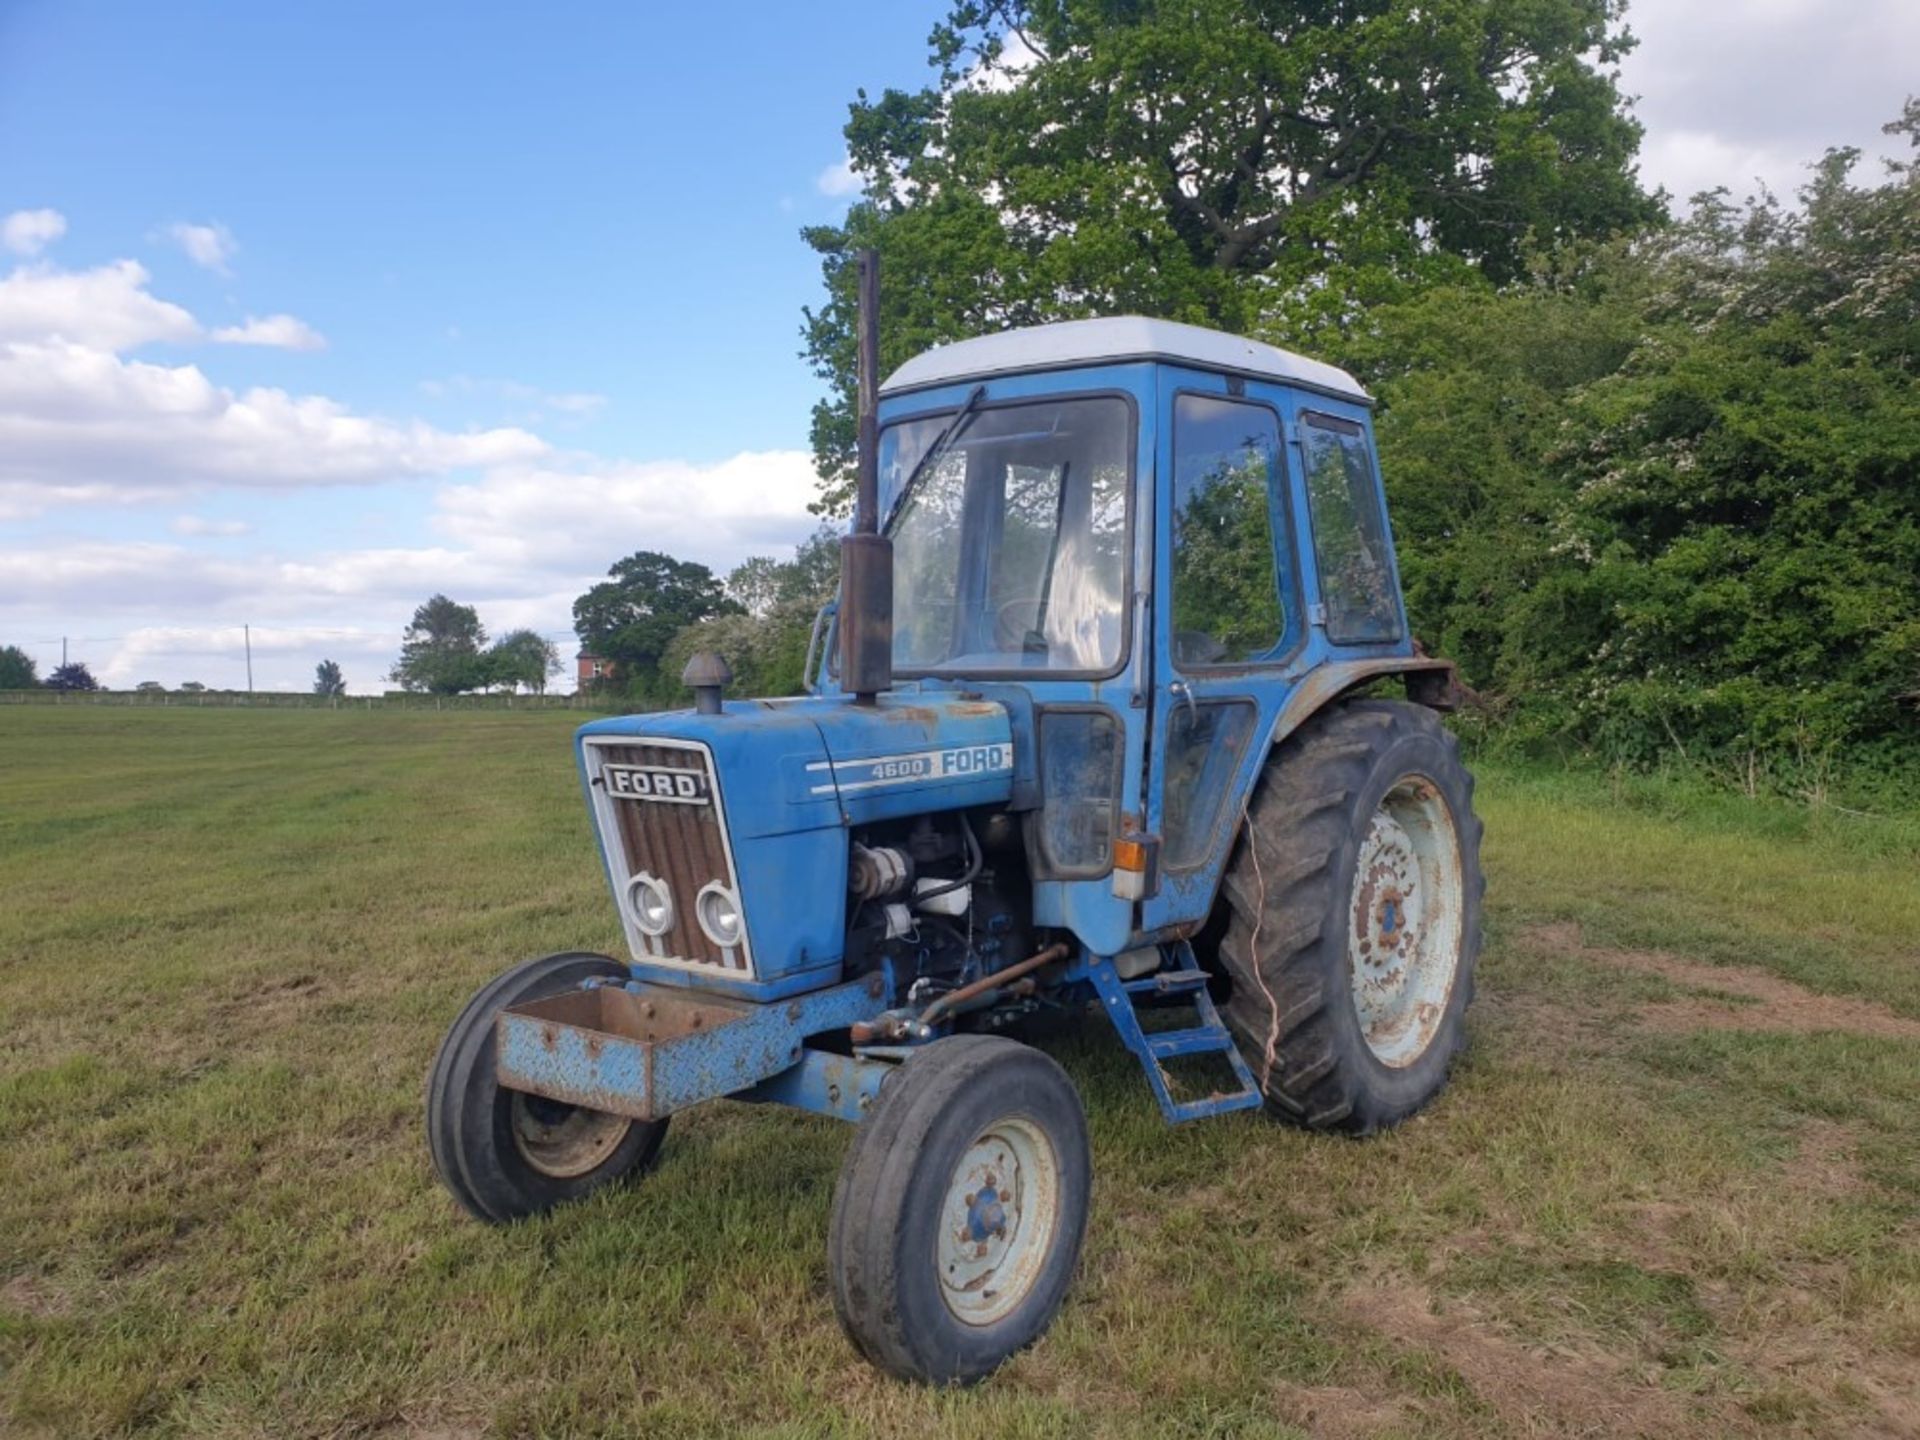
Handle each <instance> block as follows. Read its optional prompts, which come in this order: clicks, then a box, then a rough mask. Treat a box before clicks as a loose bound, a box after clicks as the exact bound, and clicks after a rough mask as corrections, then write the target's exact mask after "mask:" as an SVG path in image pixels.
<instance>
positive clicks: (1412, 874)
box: [1347, 775, 1462, 1068]
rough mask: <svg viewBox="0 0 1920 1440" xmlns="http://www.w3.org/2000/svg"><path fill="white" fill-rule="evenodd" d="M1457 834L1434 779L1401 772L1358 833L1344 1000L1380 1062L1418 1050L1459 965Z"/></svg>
mask: <svg viewBox="0 0 1920 1440" xmlns="http://www.w3.org/2000/svg"><path fill="white" fill-rule="evenodd" d="M1461 887H1462V881H1461V870H1460V842H1459V839H1458V837H1457V836H1456V835H1455V833H1454V826H1453V814H1452V812H1451V811H1450V810H1449V809H1448V808H1447V802H1446V800H1445V799H1444V798H1443V797H1442V796H1441V794H1440V790H1439V787H1438V786H1436V785H1435V784H1434V783H1433V782H1432V781H1430V780H1428V779H1426V778H1425V777H1424V776H1419V775H1410V776H1408V777H1407V778H1406V779H1404V780H1402V781H1401V782H1400V783H1399V784H1398V785H1396V786H1394V787H1393V789H1392V790H1390V791H1388V792H1387V795H1386V797H1385V798H1384V799H1383V800H1382V801H1381V802H1380V806H1379V808H1378V809H1377V810H1375V812H1374V815H1373V819H1372V822H1371V823H1370V824H1369V825H1368V827H1367V833H1366V836H1365V838H1364V839H1362V841H1361V842H1360V851H1359V855H1358V857H1357V860H1356V863H1355V866H1354V874H1353V905H1352V910H1351V914H1350V917H1349V923H1348V927H1347V960H1348V965H1349V968H1350V971H1351V974H1352V980H1353V1004H1354V1009H1355V1011H1356V1012H1357V1013H1358V1015H1359V1018H1360V1030H1361V1033H1362V1034H1363V1035H1364V1036H1365V1037H1366V1041H1367V1045H1368V1047H1369V1048H1370V1049H1371V1050H1372V1051H1373V1053H1374V1055H1375V1057H1376V1058H1378V1059H1379V1060H1380V1062H1381V1063H1382V1064H1384V1065H1390V1066H1394V1067H1396V1068H1397V1067H1400V1066H1405V1065H1411V1064H1412V1063H1413V1062H1414V1061H1415V1060H1418V1059H1419V1058H1420V1057H1421V1056H1422V1055H1424V1054H1425V1053H1426V1050H1427V1047H1428V1046H1429V1045H1430V1044H1432V1043H1433V1037H1434V1035H1435V1034H1436V1033H1438V1031H1439V1028H1440V1021H1441V1018H1442V1017H1443V1016H1444V1015H1445V1014H1446V1009H1447V1000H1448V997H1449V996H1450V995H1451V994H1452V993H1453V981H1454V976H1455V974H1456V972H1457V971H1458V969H1459V965H1460V940H1461V899H1462V888H1461Z"/></svg>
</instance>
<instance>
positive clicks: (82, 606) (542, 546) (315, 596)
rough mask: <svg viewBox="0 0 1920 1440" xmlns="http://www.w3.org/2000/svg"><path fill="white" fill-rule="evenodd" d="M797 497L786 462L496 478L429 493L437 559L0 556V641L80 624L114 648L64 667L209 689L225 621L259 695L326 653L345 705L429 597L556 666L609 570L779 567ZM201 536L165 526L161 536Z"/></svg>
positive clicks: (799, 529)
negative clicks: (464, 607) (625, 560)
mask: <svg viewBox="0 0 1920 1440" xmlns="http://www.w3.org/2000/svg"><path fill="white" fill-rule="evenodd" d="M813 493H814V480H813V467H812V463H811V461H810V460H809V458H808V457H807V456H806V455H805V454H804V453H802V452H799V451H785V450H782V451H767V452H761V453H749V454H742V455H736V456H733V457H732V458H730V459H727V460H723V461H719V462H717V463H713V464H706V465H700V464H692V463H687V462H676V461H666V462H658V463H650V464H616V465H606V466H583V467H581V468H562V467H559V466H552V467H547V466H543V467H540V468H537V469H536V468H523V467H513V466H509V467H505V468H501V469H497V470H494V471H492V472H490V473H488V474H487V475H485V476H483V477H482V478H481V479H479V480H476V481H472V482H466V483H459V484H454V483H449V484H446V485H443V486H442V487H441V488H440V490H439V491H438V492H437V494H436V496H435V505H436V512H435V516H434V520H433V526H434V529H435V530H436V531H437V532H438V533H439V535H440V537H441V538H442V542H443V543H439V544H427V545H418V546H388V547H378V548H368V549H358V550H337V551H331V552H320V553H314V554H276V553H273V552H271V551H266V550H260V551H256V552H254V553H251V554H247V553H240V554H217V553H210V552H208V551H206V550H203V549H192V548H188V547H187V546H184V545H180V544H177V543H168V542H160V541H73V542H54V543H49V542H46V541H40V542H36V543H34V544H32V545H25V544H21V545H17V546H14V547H12V548H7V547H4V546H0V631H5V632H7V633H11V634H19V635H33V634H40V635H53V634H58V633H60V632H61V631H62V630H71V629H72V628H73V627H74V626H75V625H79V626H80V627H82V629H83V631H84V633H87V634H98V635H108V636H112V637H117V638H112V639H109V640H107V641H102V642H100V643H99V644H97V645H95V646H92V647H91V648H90V649H89V650H88V651H87V652H86V653H83V654H81V655H80V658H82V659H86V660H87V661H88V663H89V664H90V665H92V666H93V669H94V673H95V674H96V675H99V676H100V677H101V678H102V679H103V680H104V681H106V682H107V683H110V684H114V685H130V684H133V683H136V682H137V681H140V680H161V681H163V682H166V683H168V684H177V683H178V682H180V681H182V680H199V681H201V682H203V683H205V684H210V685H225V684H238V683H241V678H243V672H242V671H241V670H240V669H238V668H236V667H237V666H238V664H239V656H240V650H239V632H238V630H237V628H236V627H235V626H234V622H235V621H236V620H250V621H251V622H252V623H253V624H254V626H255V629H254V665H255V671H256V680H257V683H258V684H259V685H260V686H261V687H262V688H282V689H286V688H292V689H304V688H306V685H307V684H308V683H309V682H310V681H311V679H312V668H313V665H314V664H315V663H316V661H317V660H318V659H319V658H321V656H323V655H325V656H330V657H331V658H333V659H337V660H339V661H340V662H341V663H342V664H343V665H346V666H347V667H348V671H349V681H350V683H351V684H352V686H353V688H354V689H355V690H378V689H381V688H384V685H385V680H384V676H385V673H386V670H387V669H388V668H389V667H390V666H391V665H392V663H393V657H394V654H395V653H396V651H397V649H398V645H399V636H400V631H401V629H402V628H403V627H404V626H405V624H406V620H407V616H408V615H410V614H411V613H412V610H413V607H414V606H416V605H418V604H419V603H420V602H421V601H422V600H423V599H425V598H426V597H427V596H428V595H431V594H433V593H435V592H436V591H440V592H444V593H446V594H449V595H452V596H454V597H455V598H456V599H458V600H460V601H461V602H462V603H463V604H470V605H474V606H475V607H476V608H478V610H479V611H480V617H481V619H482V620H483V621H484V622H485V623H486V625H487V626H488V628H489V629H491V630H492V631H493V632H494V633H496V634H497V633H499V632H501V631H504V630H507V629H512V628H515V627H517V626H523V625H524V626H527V627H529V628H531V629H534V630H538V631H539V632H541V633H542V634H544V635H547V636H549V637H550V638H555V639H556V640H557V641H558V643H560V644H561V645H562V647H563V649H568V650H569V651H570V646H571V641H570V640H569V639H568V636H569V634H570V630H571V624H572V604H573V600H574V597H576V596H578V595H579V594H580V593H581V592H582V591H584V590H585V589H586V588H587V587H588V586H590V585H592V584H594V583H595V582H596V581H598V580H600V579H603V578H604V577H605V574H606V571H607V568H608V567H609V566H610V565H611V564H612V563H613V562H614V561H615V560H617V559H619V558H620V557H621V556H622V555H625V554H628V553H630V552H631V551H634V550H639V549H660V550H665V551H668V552H669V553H671V554H674V555H677V556H679V557H681V558H683V559H689V560H698V561H700V562H702V563H704V564H707V565H710V566H712V567H713V569H714V570H715V571H717V572H721V573H724V572H725V571H726V570H728V569H730V568H731V567H732V566H733V565H735V564H737V563H738V562H739V561H740V560H742V559H744V558H745V557H746V556H748V555H751V554H772V555H781V554H785V553H788V552H789V551H790V550H791V549H792V547H793V546H794V545H796V544H798V543H799V542H800V541H801V540H803V539H805V538H806V537H807V536H808V535H810V534H811V533H812V532H813V529H814V525H815V523H816V522H815V520H814V517H812V516H810V515H808V514H807V510H806V504H807V501H808V500H809V499H811V498H812V496H813ZM183 522H185V523H183ZM216 526H217V522H207V521H202V520H200V519H199V517H194V516H181V517H176V519H175V521H174V527H173V528H174V529H175V530H176V531H177V532H179V533H182V534H187V535H201V534H206V533H214V530H215V527H216ZM157 617H159V618H164V621H165V623H164V624H158V625H156V624H155V623H154V621H155V619H156V618H157ZM263 635H264V636H266V637H268V638H267V639H266V640H264V641H263V639H262V637H263ZM276 636H277V637H280V638H282V639H285V638H286V637H296V639H295V640H289V641H288V644H287V645H286V646H285V647H283V648H284V649H285V650H286V655H285V663H283V664H282V663H276V662H275V661H273V660H272V658H271V654H272V651H273V647H274V645H275V643H276V642H275V640H274V638H273V637H276ZM335 636H344V637H346V638H340V639H334V638H331V637H335ZM353 637H359V638H358V640H357V641H356V640H355V639H354V638H353ZM207 657H212V658H207ZM223 667H224V668H223Z"/></svg>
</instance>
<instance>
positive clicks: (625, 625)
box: [573, 550, 742, 695]
mask: <svg viewBox="0 0 1920 1440" xmlns="http://www.w3.org/2000/svg"><path fill="white" fill-rule="evenodd" d="M607 576H608V578H607V579H605V580H603V581H601V582H600V583H599V584H598V585H595V586H594V587H593V588H592V589H591V590H589V591H587V593H586V594H584V595H582V596H581V597H580V598H579V599H578V600H575V601H574V602H573V628H574V630H575V631H576V632H577V633H578V635H579V636H580V644H581V646H582V647H583V648H584V649H585V650H586V651H587V652H588V653H589V654H592V655H597V656H598V657H600V658H601V659H602V660H610V661H612V662H613V663H614V664H616V665H617V666H619V668H620V673H621V674H622V675H623V676H625V677H627V678H628V679H629V681H630V683H631V684H632V685H633V687H634V688H635V690H636V692H637V693H639V694H641V695H665V694H667V693H670V691H671V690H672V689H674V688H677V686H678V683H679V677H678V675H674V676H671V677H665V679H664V680H663V676H662V672H661V668H660V661H661V657H662V656H663V655H664V654H665V653H666V650H667V646H668V645H670V644H671V643H672V641H673V637H674V636H675V635H676V634H677V633H678V632H679V631H680V630H682V629H684V628H685V627H686V626H688V625H693V624H697V623H698V622H700V621H702V620H706V619H709V618H711V617H713V616H716V615H736V614H740V613H742V607H741V606H740V605H739V604H738V603H737V602H736V601H733V600H730V599H728V598H727V594H726V591H725V589H724V588H723V587H722V585H721V583H720V581H719V580H717V579H715V578H714V574H713V572H712V571H711V570H709V569H708V568H707V567H706V566H704V565H701V564H698V563H696V562H694V561H691V560H676V559H674V558H673V557H672V556H671V555H663V554H661V553H660V552H658V551H655V550H638V551H635V552H634V553H633V554H631V555H629V556H627V557H626V558H625V559H624V560H621V561H618V562H617V563H615V565H614V566H613V568H612V569H611V570H609V571H608V572H607Z"/></svg>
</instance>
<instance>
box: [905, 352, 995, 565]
mask: <svg viewBox="0 0 1920 1440" xmlns="http://www.w3.org/2000/svg"><path fill="white" fill-rule="evenodd" d="M986 393H987V387H986V386H984V385H976V386H974V387H973V391H972V393H971V394H969V395H968V396H967V398H966V400H965V401H964V402H962V404H961V406H960V408H959V409H958V410H956V411H954V412H953V418H952V419H951V420H949V421H947V423H946V426H945V428H944V429H942V430H941V432H940V433H939V434H938V435H936V436H934V437H933V443H932V444H931V445H929V446H928V447H927V448H926V450H925V451H924V452H923V453H922V454H921V456H920V458H919V459H918V460H916V461H914V462H913V469H911V470H909V471H908V472H907V479H906V483H905V484H903V485H902V486H901V487H900V493H899V494H898V495H896V496H894V497H893V504H891V505H889V506H888V507H887V516H886V521H885V523H884V524H882V525H881V526H880V528H881V529H882V530H885V529H886V528H887V526H889V525H891V524H892V523H893V516H894V512H895V511H897V510H898V509H899V508H900V502H901V501H902V500H905V499H906V498H907V496H908V495H910V494H911V493H912V492H913V485H914V482H915V481H916V480H918V479H919V478H920V476H921V475H922V474H923V473H925V472H926V471H928V470H930V469H932V468H933V464H934V462H935V461H936V460H939V459H941V458H943V457H944V456H945V455H946V453H947V447H948V446H949V445H951V444H952V443H953V442H954V441H955V440H957V439H959V438H960V427H961V426H963V425H965V424H966V423H967V417H968V416H970V415H971V414H973V407H974V406H976V405H978V404H979V403H980V397H981V396H982V395H984V394H986Z"/></svg>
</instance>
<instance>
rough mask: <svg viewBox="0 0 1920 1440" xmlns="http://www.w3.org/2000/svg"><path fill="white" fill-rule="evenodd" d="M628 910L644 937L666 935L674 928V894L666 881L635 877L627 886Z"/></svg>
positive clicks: (640, 876)
mask: <svg viewBox="0 0 1920 1440" xmlns="http://www.w3.org/2000/svg"><path fill="white" fill-rule="evenodd" d="M627 908H628V909H629V910H631V911H632V912H633V923H634V924H636V925H638V926H639V927H640V931H641V933H642V934H644V935H664V934H666V933H667V931H669V930H671V929H672V928H673V892H672V891H671V890H669V889H667V884H666V882H665V881H664V880H656V879H654V877H653V876H651V875H645V874H642V875H636V876H634V877H633V879H632V880H631V881H629V882H628V884H627Z"/></svg>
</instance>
